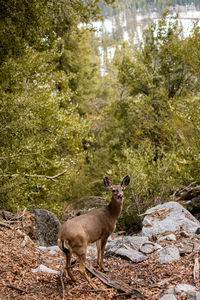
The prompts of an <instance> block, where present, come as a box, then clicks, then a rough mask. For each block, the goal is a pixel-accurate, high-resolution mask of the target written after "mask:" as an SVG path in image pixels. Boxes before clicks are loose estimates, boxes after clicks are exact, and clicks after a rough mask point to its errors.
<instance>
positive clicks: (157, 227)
mask: <svg viewBox="0 0 200 300" xmlns="http://www.w3.org/2000/svg"><path fill="white" fill-rule="evenodd" d="M147 224H148V225H147ZM149 224H151V226H150V225H149ZM181 227H183V230H185V231H188V232H192V233H195V231H196V230H197V228H199V227H200V222H199V221H198V220H197V219H195V217H193V215H192V214H191V213H190V212H189V211H188V210H186V209H185V208H184V207H183V206H182V205H180V204H179V203H177V202H166V203H164V204H160V205H157V206H155V207H153V208H150V209H148V210H147V211H146V212H145V217H144V220H143V228H142V234H143V236H147V237H152V236H153V235H158V234H162V233H165V232H167V231H172V232H173V231H176V230H180V229H181Z"/></svg>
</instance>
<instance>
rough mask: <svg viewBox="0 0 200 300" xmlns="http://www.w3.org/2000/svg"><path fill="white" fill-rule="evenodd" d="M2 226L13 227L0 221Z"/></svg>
mask: <svg viewBox="0 0 200 300" xmlns="http://www.w3.org/2000/svg"><path fill="white" fill-rule="evenodd" d="M0 226H3V227H6V228H9V229H12V227H11V226H10V225H8V224H5V223H3V222H0Z"/></svg>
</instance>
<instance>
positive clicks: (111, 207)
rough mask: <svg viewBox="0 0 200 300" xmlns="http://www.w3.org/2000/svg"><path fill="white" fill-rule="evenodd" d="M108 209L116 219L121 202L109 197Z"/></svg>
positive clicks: (120, 208) (119, 211)
mask: <svg viewBox="0 0 200 300" xmlns="http://www.w3.org/2000/svg"><path fill="white" fill-rule="evenodd" d="M107 207H108V210H109V212H110V215H111V216H112V217H113V218H114V219H117V218H118V217H119V215H120V213H121V210H122V203H120V204H119V203H117V202H116V201H115V200H114V199H113V198H112V199H111V201H110V203H109V204H108V206H107Z"/></svg>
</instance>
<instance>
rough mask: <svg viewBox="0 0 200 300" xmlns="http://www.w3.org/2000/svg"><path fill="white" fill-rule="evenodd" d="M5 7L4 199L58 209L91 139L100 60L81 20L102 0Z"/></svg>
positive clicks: (0, 167) (95, 12)
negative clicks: (91, 112)
mask: <svg viewBox="0 0 200 300" xmlns="http://www.w3.org/2000/svg"><path fill="white" fill-rule="evenodd" d="M106 2H107V3H109V2H112V1H106ZM0 11H1V17H2V18H1V25H2V26H1V29H0V37H1V50H0V51H1V53H0V54H1V60H0V66H1V75H0V82H1V90H0V102H1V106H0V107H1V108H0V124H1V125H0V142H1V149H0V181H1V188H0V195H1V197H0V198H1V200H0V204H1V207H3V208H5V209H10V210H13V211H16V210H18V209H22V208H24V206H26V207H27V208H28V209H30V208H36V207H37V208H46V209H51V210H52V211H54V212H56V213H57V214H60V213H61V212H62V210H63V206H64V205H65V202H64V200H66V199H67V198H68V197H69V196H70V195H71V182H72V179H74V178H77V175H78V174H79V171H80V169H81V167H82V165H83V163H84V161H85V155H86V149H87V148H88V143H89V142H90V141H91V140H92V137H89V136H88V133H89V129H90V120H89V119H88V118H86V117H85V114H86V111H87V108H89V107H90V106H89V104H90V101H92V100H93V98H94V96H95V90H96V84H97V76H98V64H99V60H98V59H97V56H96V54H95V51H94V49H93V47H92V46H91V35H92V33H90V32H89V31H88V30H87V29H84V28H82V29H79V28H78V25H79V23H80V22H85V23H88V22H89V21H90V20H92V19H97V18H99V1H95V2H94V1H87V4H86V3H85V2H83V1H67V2H66V1H63V0H59V1H56V2H55V1H48V2H47V1H45V0H44V1H43V0H42V1H38V0H34V1H25V2H24V1H18V2H16V1H13V0H9V1H7V2H5V1H3V2H2V3H1V9H0ZM83 103H84V105H85V108H83V107H82V106H83ZM89 109H90V108H89ZM82 112H83V113H82ZM81 115H83V116H81ZM64 171H65V172H64ZM59 174H60V176H58V177H57V176H56V175H59ZM61 175H62V176H61ZM54 176H56V177H54Z"/></svg>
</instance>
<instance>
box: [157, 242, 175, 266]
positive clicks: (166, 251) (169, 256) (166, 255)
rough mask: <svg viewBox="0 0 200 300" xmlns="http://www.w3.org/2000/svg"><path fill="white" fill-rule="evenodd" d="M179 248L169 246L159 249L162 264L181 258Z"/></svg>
mask: <svg viewBox="0 0 200 300" xmlns="http://www.w3.org/2000/svg"><path fill="white" fill-rule="evenodd" d="M179 259H180V254H179V250H178V248H177V247H175V246H167V247H165V248H163V249H161V250H160V251H159V258H158V261H159V262H160V263H161V264H169V263H171V262H172V261H174V260H179Z"/></svg>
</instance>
